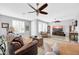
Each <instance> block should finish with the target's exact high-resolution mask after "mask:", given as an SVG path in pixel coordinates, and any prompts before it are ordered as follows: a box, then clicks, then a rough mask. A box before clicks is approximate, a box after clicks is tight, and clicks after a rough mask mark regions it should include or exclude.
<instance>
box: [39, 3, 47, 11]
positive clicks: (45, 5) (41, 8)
mask: <svg viewBox="0 0 79 59" xmlns="http://www.w3.org/2000/svg"><path fill="white" fill-rule="evenodd" d="M47 6H48V4H47V3H45V4H44V5H43V6H41V7H40V8H39V11H41V10H43V9H44V8H46V7H47Z"/></svg>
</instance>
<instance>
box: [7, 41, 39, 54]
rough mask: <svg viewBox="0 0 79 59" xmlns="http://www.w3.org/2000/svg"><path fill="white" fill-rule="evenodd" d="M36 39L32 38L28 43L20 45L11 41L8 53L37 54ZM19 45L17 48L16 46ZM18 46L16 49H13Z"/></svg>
mask: <svg viewBox="0 0 79 59" xmlns="http://www.w3.org/2000/svg"><path fill="white" fill-rule="evenodd" d="M37 43H38V40H33V41H32V42H30V43H28V44H24V45H23V46H22V47H20V45H19V44H18V42H12V43H11V44H10V51H9V53H10V55H37V53H38V51H37V50H38V49H37ZM18 47H19V48H18ZM15 48H18V49H15Z"/></svg>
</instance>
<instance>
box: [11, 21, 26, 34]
mask: <svg viewBox="0 0 79 59" xmlns="http://www.w3.org/2000/svg"><path fill="white" fill-rule="evenodd" d="M12 25H13V27H14V29H15V33H24V32H25V22H24V21H20V20H13V21H12Z"/></svg>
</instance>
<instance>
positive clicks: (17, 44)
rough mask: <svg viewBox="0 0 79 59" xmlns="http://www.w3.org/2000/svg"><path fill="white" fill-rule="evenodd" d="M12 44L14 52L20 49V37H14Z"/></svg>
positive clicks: (21, 42) (21, 40) (21, 44)
mask: <svg viewBox="0 0 79 59" xmlns="http://www.w3.org/2000/svg"><path fill="white" fill-rule="evenodd" d="M12 44H13V46H14V47H13V48H14V49H15V50H17V49H19V48H21V47H22V46H23V45H24V43H23V39H22V37H20V36H19V37H15V38H14V39H13V41H12Z"/></svg>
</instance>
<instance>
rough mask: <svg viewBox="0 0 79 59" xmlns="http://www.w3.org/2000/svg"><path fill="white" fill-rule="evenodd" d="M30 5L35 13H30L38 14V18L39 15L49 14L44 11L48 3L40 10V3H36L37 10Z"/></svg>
mask: <svg viewBox="0 0 79 59" xmlns="http://www.w3.org/2000/svg"><path fill="white" fill-rule="evenodd" d="M28 5H29V6H30V7H31V8H32V9H33V10H34V11H32V12H28V13H34V12H36V13H37V16H38V15H39V14H44V15H47V14H48V13H47V12H45V11H43V9H45V8H46V7H47V6H48V4H47V3H45V4H43V5H42V6H41V7H40V8H38V6H39V3H36V5H37V8H34V7H33V6H32V5H31V4H29V3H28Z"/></svg>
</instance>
